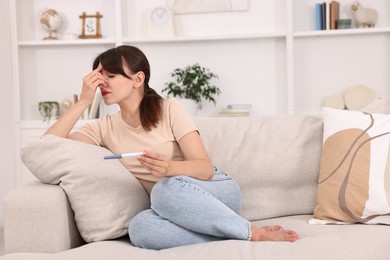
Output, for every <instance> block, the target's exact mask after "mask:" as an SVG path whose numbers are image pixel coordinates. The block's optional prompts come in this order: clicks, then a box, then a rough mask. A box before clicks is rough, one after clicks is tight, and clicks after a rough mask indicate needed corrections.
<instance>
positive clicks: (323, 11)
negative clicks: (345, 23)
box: [321, 2, 327, 30]
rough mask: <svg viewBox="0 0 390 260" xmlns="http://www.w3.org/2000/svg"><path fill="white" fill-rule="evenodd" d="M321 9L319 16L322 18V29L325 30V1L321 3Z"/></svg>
mask: <svg viewBox="0 0 390 260" xmlns="http://www.w3.org/2000/svg"><path fill="white" fill-rule="evenodd" d="M321 11H322V16H321V18H322V24H321V25H322V30H326V24H327V19H326V18H327V17H326V3H325V2H323V3H322V9H321Z"/></svg>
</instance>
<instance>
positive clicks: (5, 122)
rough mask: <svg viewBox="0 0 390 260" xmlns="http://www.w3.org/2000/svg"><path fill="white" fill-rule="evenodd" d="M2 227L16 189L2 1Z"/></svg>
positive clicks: (8, 49)
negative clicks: (5, 201)
mask: <svg viewBox="0 0 390 260" xmlns="http://www.w3.org/2000/svg"><path fill="white" fill-rule="evenodd" d="M0 19H1V20H0V35H1V40H0V57H1V58H0V76H1V84H0V88H1V95H0V120H1V126H0V165H1V173H0V225H2V222H3V197H4V195H5V194H6V193H7V192H8V191H9V190H10V189H11V188H13V187H14V185H15V183H14V179H15V170H14V168H15V167H14V160H13V155H14V134H13V118H12V117H13V113H12V111H13V110H12V109H13V103H12V101H13V84H12V67H11V64H12V63H11V42H10V29H9V4H8V1H0Z"/></svg>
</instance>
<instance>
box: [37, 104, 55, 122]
mask: <svg viewBox="0 0 390 260" xmlns="http://www.w3.org/2000/svg"><path fill="white" fill-rule="evenodd" d="M38 109H39V112H40V113H41V116H42V117H43V121H48V122H49V121H50V119H51V118H52V117H53V116H54V117H55V118H56V119H58V117H59V115H60V105H59V103H58V102H57V101H42V102H39V104H38Z"/></svg>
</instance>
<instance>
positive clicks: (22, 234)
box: [3, 182, 84, 253]
mask: <svg viewBox="0 0 390 260" xmlns="http://www.w3.org/2000/svg"><path fill="white" fill-rule="evenodd" d="M3 205H4V242H5V251H6V252H7V253H12V252H45V253H52V252H59V251H64V250H67V249H70V248H74V247H77V246H80V245H82V244H83V243H84V241H83V239H82V238H81V237H80V235H79V232H78V230H77V227H76V224H75V222H74V214H73V211H72V209H71V207H70V205H69V202H68V198H67V196H66V194H65V192H64V191H63V190H62V188H61V187H60V186H58V185H50V184H43V183H40V182H33V183H30V184H28V185H24V186H21V187H18V188H16V189H14V190H11V191H10V192H8V193H7V194H6V196H5V197H4V203H3Z"/></svg>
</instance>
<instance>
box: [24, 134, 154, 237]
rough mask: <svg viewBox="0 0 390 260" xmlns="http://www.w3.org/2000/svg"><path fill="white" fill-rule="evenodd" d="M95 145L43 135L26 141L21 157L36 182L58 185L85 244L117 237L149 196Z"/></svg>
mask: <svg viewBox="0 0 390 260" xmlns="http://www.w3.org/2000/svg"><path fill="white" fill-rule="evenodd" d="M107 154H112V153H110V152H109V151H108V150H107V149H105V148H102V147H98V146H95V145H89V144H85V143H82V142H78V141H74V140H70V139H65V138H60V137H56V136H43V137H41V138H40V139H36V140H33V141H31V142H30V143H28V144H26V145H25V146H24V147H22V149H21V157H22V161H23V163H24V164H25V165H26V166H27V168H28V169H29V170H30V171H31V172H32V173H33V174H34V175H35V176H36V177H37V178H38V179H39V180H40V181H42V182H44V183H48V184H59V185H60V186H61V187H62V188H63V189H64V191H65V193H66V195H67V196H68V198H69V202H70V205H71V207H72V210H73V211H74V214H75V221H76V224H77V227H78V229H79V232H80V234H81V236H82V237H83V239H84V240H85V241H86V242H92V241H100V240H106V239H112V238H117V237H121V236H123V235H126V234H127V227H128V223H129V221H130V220H131V218H132V217H133V216H135V215H136V214H137V213H138V212H140V211H142V210H144V209H146V208H148V207H149V196H148V195H147V193H146V192H145V190H144V189H143V188H142V186H141V184H140V183H139V182H138V181H137V179H136V178H135V177H134V176H133V175H132V174H131V173H129V171H128V170H127V169H126V168H125V167H124V166H123V165H122V164H121V163H120V162H119V161H118V160H104V159H103V156H105V155H107Z"/></svg>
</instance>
